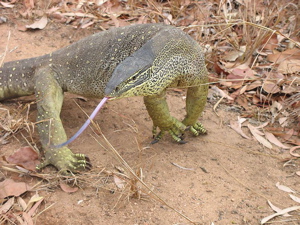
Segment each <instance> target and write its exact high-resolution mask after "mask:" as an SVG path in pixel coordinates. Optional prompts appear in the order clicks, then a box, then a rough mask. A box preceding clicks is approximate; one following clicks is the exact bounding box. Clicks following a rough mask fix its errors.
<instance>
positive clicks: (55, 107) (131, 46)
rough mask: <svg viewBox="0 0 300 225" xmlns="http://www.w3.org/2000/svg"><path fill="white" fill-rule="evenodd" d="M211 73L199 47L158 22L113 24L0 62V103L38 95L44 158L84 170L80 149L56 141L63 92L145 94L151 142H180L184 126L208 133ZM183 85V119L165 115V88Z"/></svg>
mask: <svg viewBox="0 0 300 225" xmlns="http://www.w3.org/2000/svg"><path fill="white" fill-rule="evenodd" d="M207 82H208V76H207V69H206V66H205V58H204V53H203V50H202V48H201V47H200V46H199V44H198V43H197V42H196V41H194V40H193V39H192V38H191V37H190V36H188V35H187V34H185V33H184V32H183V31H181V30H180V29H178V28H175V27H172V26H167V25H163V24H144V25H131V26H127V27H122V28H113V29H110V30H108V31H103V32H100V33H96V34H94V35H91V36H89V37H87V38H84V39H82V40H80V41H78V42H76V43H74V44H72V45H70V46H68V47H65V48H62V49H60V50H57V51H55V52H53V53H50V54H47V55H44V56H40V57H36V58H29V59H24V60H18V61H12V62H7V63H4V65H3V67H2V68H0V101H1V100H4V99H9V98H15V97H19V96H25V95H32V94H35V96H36V99H37V110H38V115H37V121H40V122H38V123H37V127H38V133H39V136H40V141H41V144H42V147H43V149H44V154H45V161H44V162H43V163H41V164H40V165H39V166H38V169H41V168H43V167H44V166H46V165H49V164H51V165H53V166H55V167H56V168H57V169H58V170H61V171H65V172H66V171H77V170H80V169H84V168H85V167H87V158H86V157H85V155H84V154H74V153H72V151H71V150H70V149H69V148H68V147H67V146H64V147H61V148H54V147H53V146H55V145H58V144H60V143H63V142H65V141H66V140H67V136H66V133H65V130H64V128H63V125H62V122H61V119H60V111H61V107H62V103H63V95H64V92H71V93H75V94H79V95H82V96H86V97H97V98H101V97H104V96H106V97H114V98H123V97H131V96H144V103H145V105H146V108H147V111H148V113H149V115H150V117H151V119H152V120H153V125H154V129H153V132H154V133H156V128H157V127H158V128H159V129H160V133H159V134H158V135H157V136H156V139H157V140H158V139H160V138H161V136H162V135H163V134H164V133H165V132H169V133H170V134H171V136H172V137H173V138H174V139H175V140H176V141H177V142H182V139H181V135H182V134H183V133H184V131H185V130H187V128H189V130H190V131H191V132H192V133H193V134H194V135H196V136H197V135H199V134H200V133H206V130H205V128H204V127H203V126H202V125H201V124H200V123H199V122H198V121H197V120H198V117H199V116H200V115H201V113H202V111H203V109H204V106H205V103H206V97H207V91H208V84H207ZM172 87H179V88H188V90H187V99H186V112H187V114H186V116H185V119H184V120H183V121H182V122H180V121H179V120H177V119H175V118H174V117H172V116H171V115H170V113H169V109H168V105H167V102H166V96H165V95H166V89H167V88H172Z"/></svg>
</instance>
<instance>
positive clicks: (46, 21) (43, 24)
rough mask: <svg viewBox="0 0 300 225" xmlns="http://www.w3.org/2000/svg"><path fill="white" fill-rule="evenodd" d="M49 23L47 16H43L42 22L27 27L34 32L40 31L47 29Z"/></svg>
mask: <svg viewBox="0 0 300 225" xmlns="http://www.w3.org/2000/svg"><path fill="white" fill-rule="evenodd" d="M47 23H48V19H47V16H43V17H42V18H41V19H40V20H38V21H36V22H34V23H33V24H31V25H26V26H25V27H26V28H27V29H33V30H35V29H40V30H42V29H44V28H45V27H46V25H47Z"/></svg>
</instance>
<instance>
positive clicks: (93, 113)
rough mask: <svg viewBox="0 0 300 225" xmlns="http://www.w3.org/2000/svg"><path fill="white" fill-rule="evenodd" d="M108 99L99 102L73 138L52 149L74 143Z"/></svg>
mask: <svg viewBox="0 0 300 225" xmlns="http://www.w3.org/2000/svg"><path fill="white" fill-rule="evenodd" d="M108 99H109V97H104V98H103V99H102V100H101V102H100V103H99V104H98V105H97V107H96V108H95V110H94V111H93V112H92V114H91V115H90V117H89V118H88V119H87V121H85V123H84V124H83V125H82V127H81V128H80V129H79V130H78V131H77V132H76V134H74V135H73V137H71V138H70V139H69V140H67V141H66V142H64V143H61V144H59V145H54V146H52V147H54V148H61V147H63V146H65V145H68V144H70V143H71V142H72V141H74V140H75V139H76V138H78V136H79V135H80V134H81V133H82V132H83V131H84V130H85V129H86V128H87V127H88V125H90V123H91V121H92V120H93V119H94V118H95V116H96V115H97V113H98V112H99V110H100V109H101V108H102V106H103V105H104V103H105V102H106V101H107V100H108Z"/></svg>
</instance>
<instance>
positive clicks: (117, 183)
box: [114, 175, 126, 189]
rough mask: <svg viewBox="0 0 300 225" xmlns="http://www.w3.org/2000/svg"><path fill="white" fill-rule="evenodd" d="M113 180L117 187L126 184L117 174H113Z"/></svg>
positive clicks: (122, 186)
mask: <svg viewBox="0 0 300 225" xmlns="http://www.w3.org/2000/svg"><path fill="white" fill-rule="evenodd" d="M114 182H115V184H116V185H117V187H118V188H120V189H123V188H124V187H125V185H126V182H125V181H124V180H122V179H120V178H119V177H118V176H116V175H114Z"/></svg>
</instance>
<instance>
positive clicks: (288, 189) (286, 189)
mask: <svg viewBox="0 0 300 225" xmlns="http://www.w3.org/2000/svg"><path fill="white" fill-rule="evenodd" d="M276 187H277V188H278V189H279V190H281V191H285V192H288V193H295V191H294V190H292V189H291V188H289V187H287V186H285V185H282V184H280V183H279V182H277V183H276Z"/></svg>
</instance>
